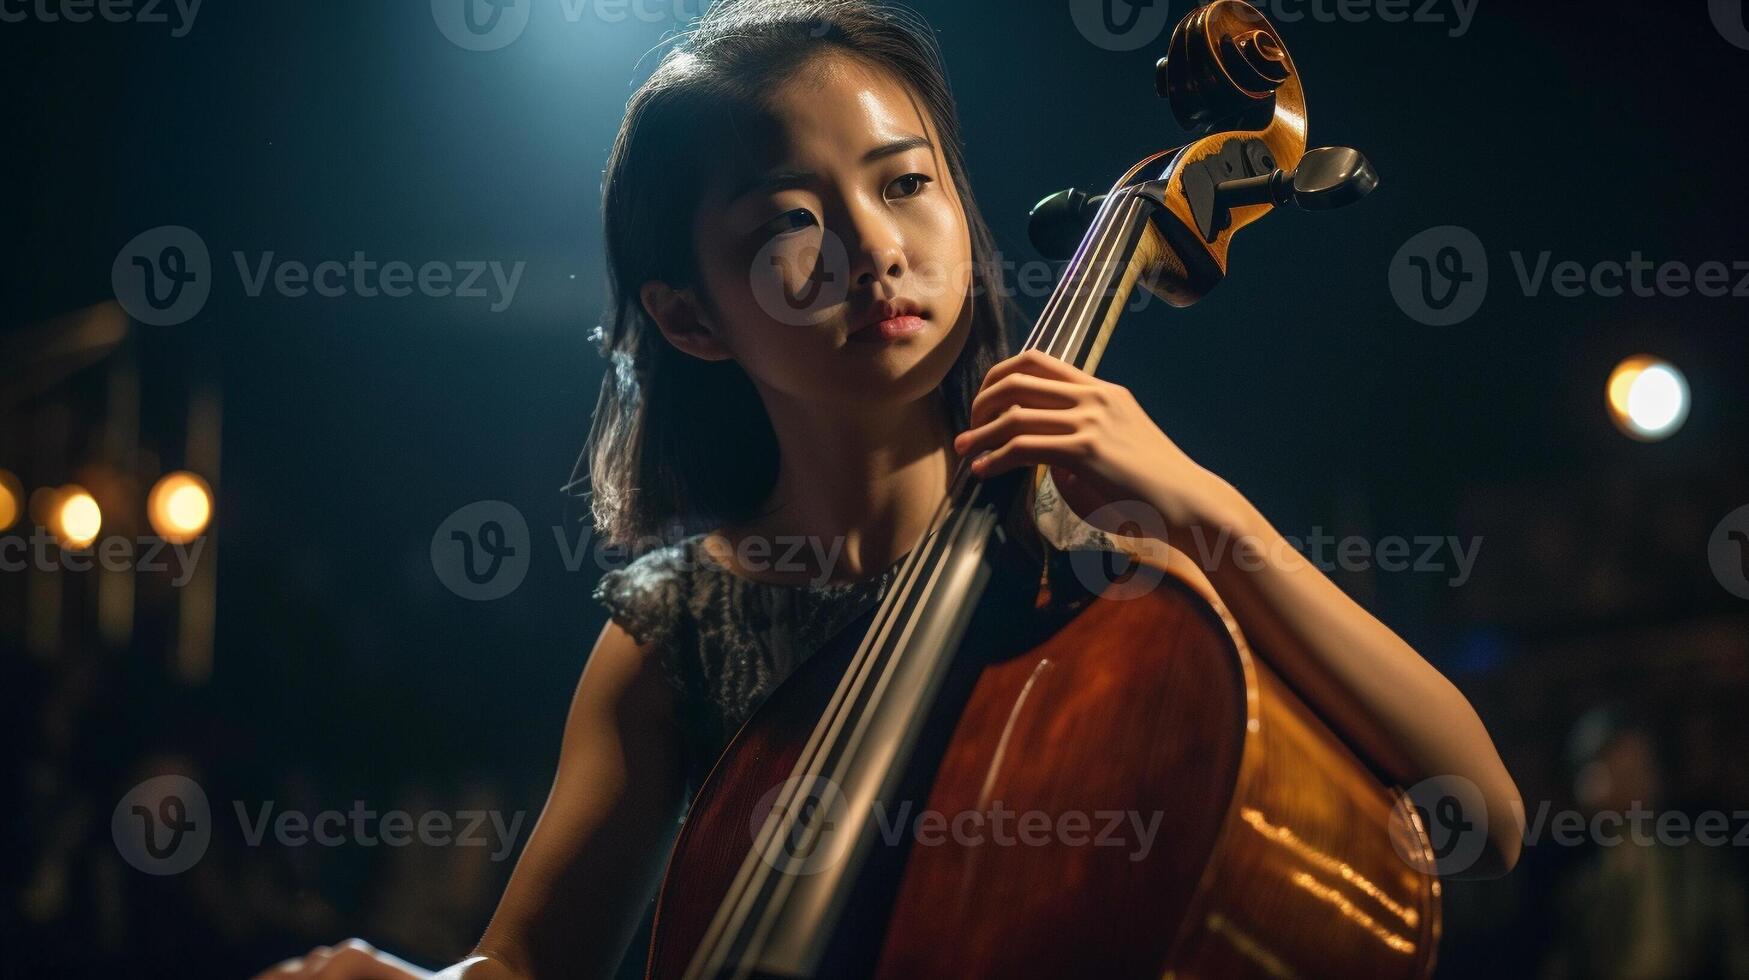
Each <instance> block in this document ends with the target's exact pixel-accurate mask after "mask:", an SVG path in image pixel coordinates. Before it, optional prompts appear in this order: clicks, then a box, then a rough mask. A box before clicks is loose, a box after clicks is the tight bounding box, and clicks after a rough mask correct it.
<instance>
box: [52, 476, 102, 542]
mask: <svg viewBox="0 0 1749 980" xmlns="http://www.w3.org/2000/svg"><path fill="white" fill-rule="evenodd" d="M58 497H59V499H57V500H56V501H55V508H54V512H53V514H52V515H51V516H50V520H49V533H51V534H53V535H54V536H55V540H57V541H59V542H60V543H61V547H63V548H75V549H76V548H84V547H88V546H89V545H90V544H91V542H93V541H96V540H97V532H98V530H99V529H101V528H102V527H103V510H102V508H100V507H98V506H97V498H95V497H93V496H91V494H90V493H88V492H86V490H85V488H84V487H81V486H76V485H72V484H69V485H67V486H64V487H62V488H61V492H60V493H59V495H58Z"/></svg>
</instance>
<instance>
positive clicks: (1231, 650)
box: [650, 556, 1439, 978]
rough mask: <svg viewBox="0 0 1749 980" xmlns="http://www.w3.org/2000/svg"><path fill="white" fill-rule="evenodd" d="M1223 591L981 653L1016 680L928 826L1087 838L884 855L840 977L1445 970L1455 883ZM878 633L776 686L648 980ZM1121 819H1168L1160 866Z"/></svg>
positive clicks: (677, 870) (928, 778)
mask: <svg viewBox="0 0 1749 980" xmlns="http://www.w3.org/2000/svg"><path fill="white" fill-rule="evenodd" d="M1060 559H1061V556H1059V560H1060ZM1055 574H1056V575H1057V576H1058V577H1059V578H1060V577H1061V575H1062V571H1061V569H1060V568H1059V570H1058V571H1057V572H1056V573H1055ZM1056 584H1057V587H1058V589H1059V590H1060V591H1063V592H1068V591H1070V589H1069V588H1067V587H1070V586H1072V585H1073V584H1074V583H1065V582H1061V581H1059V582H1057V583H1056ZM1203 587H1206V586H1205V584H1204V583H1189V584H1187V583H1185V582H1183V581H1181V580H1180V579H1179V578H1178V577H1177V576H1176V575H1175V574H1171V573H1166V574H1165V576H1164V578H1163V580H1162V581H1160V583H1159V584H1158V585H1157V586H1155V587H1154V588H1153V589H1152V590H1150V591H1147V592H1146V593H1145V594H1143V595H1140V596H1138V597H1136V598H1130V599H1109V598H1096V599H1093V600H1092V601H1090V602H1086V603H1085V605H1084V608H1081V609H1080V610H1079V612H1078V613H1077V614H1075V615H1074V616H1073V618H1072V619H1071V620H1069V621H1068V622H1066V623H1065V624H1063V625H1062V626H1061V627H1060V628H1058V629H1056V631H1055V632H1054V633H1052V634H1051V635H1049V636H1048V637H1047V638H1045V639H1044V640H1043V641H1042V642H1038V643H1035V644H1031V645H1028V646H1027V647H1025V648H1023V649H1019V650H1004V651H992V650H988V649H986V650H981V651H977V652H976V653H975V654H974V655H975V656H981V657H991V656H994V657H995V660H994V662H987V663H980V664H978V665H975V666H976V669H975V670H974V671H972V673H971V675H969V676H968V678H967V682H966V688H967V689H968V693H966V694H965V695H964V697H963V698H961V699H960V700H959V703H958V705H957V707H958V713H957V718H954V719H952V720H951V722H950V723H948V724H946V725H945V726H944V728H943V733H942V737H941V738H940V739H937V740H934V741H935V742H938V743H939V746H940V748H939V751H935V750H930V751H928V752H926V753H925V755H926V760H925V761H924V763H923V768H926V769H930V770H931V772H925V773H922V776H923V779H922V782H921V783H920V785H919V791H918V792H917V793H916V794H915V795H914V796H913V797H911V799H912V802H913V812H915V810H916V808H917V807H924V808H927V809H929V810H934V811H937V812H940V813H942V814H943V815H944V816H945V818H946V819H948V820H951V819H952V818H953V817H954V815H956V814H962V813H983V814H985V817H984V820H985V822H984V824H983V826H984V827H985V828H986V829H988V828H989V827H990V822H989V813H990V812H991V809H992V807H993V806H994V804H995V803H996V802H997V801H1001V803H1002V804H1003V806H1004V807H1006V809H1007V810H1008V811H1009V812H1011V813H1015V814H1018V813H1021V812H1025V811H1029V810H1033V811H1039V812H1041V813H1043V814H1045V815H1046V816H1047V817H1048V819H1049V821H1050V824H1051V826H1053V827H1057V826H1060V823H1059V821H1061V820H1062V819H1063V816H1064V815H1065V814H1067V813H1070V812H1072V811H1073V812H1082V813H1087V814H1089V815H1090V820H1089V826H1090V833H1089V834H1088V835H1087V838H1088V839H1085V840H1084V839H1082V838H1080V837H1079V835H1073V834H1072V835H1068V836H1066V837H1058V836H1057V835H1055V834H1050V835H1047V836H1049V837H1050V842H1049V843H1046V844H1043V845H1036V844H1026V843H1022V842H1020V841H1019V840H1018V835H1013V836H1014V837H1015V838H1016V839H1015V841H1014V842H1013V843H1010V844H1007V845H1003V844H999V843H997V842H995V841H994V840H993V839H991V838H992V837H993V834H989V833H986V834H985V838H986V839H985V840H984V841H983V842H982V843H981V844H963V843H956V842H954V840H953V837H952V836H951V835H946V839H945V840H943V841H941V842H938V843H932V844H929V845H923V844H919V843H917V842H916V840H915V839H914V837H912V836H911V835H909V834H908V835H906V838H905V840H904V841H902V842H901V844H900V845H899V846H897V847H889V846H887V845H886V844H884V843H881V842H877V845H876V849H875V858H874V860H873V861H872V862H871V864H870V866H869V868H868V870H867V872H866V873H865V883H864V884H863V885H861V886H860V887H859V891H858V895H857V897H856V898H855V899H854V900H853V905H852V911H851V912H850V913H847V915H846V916H845V919H844V922H845V923H848V924H851V926H850V927H848V928H843V929H841V931H842V932H844V933H845V935H844V936H843V937H841V940H840V941H839V942H838V943H837V945H836V946H835V948H834V953H833V954H832V959H831V966H830V968H829V970H828V971H827V972H825V973H824V974H823V975H827V976H834V977H836V976H862V975H875V976H881V977H956V978H957V977H998V976H1000V977H1032V976H1064V975H1072V976H1100V977H1132V976H1133V977H1161V976H1174V977H1228V976H1260V977H1284V976H1297V977H1324V976H1331V977H1335V976H1343V977H1352V976H1364V977H1417V976H1424V975H1425V974H1426V972H1427V971H1428V970H1429V969H1430V968H1431V963H1432V958H1433V948H1434V944H1435V941H1436V939H1437V933H1438V923H1439V918H1438V898H1437V883H1436V882H1432V881H1429V880H1427V879H1426V878H1424V877H1423V876H1422V875H1420V874H1419V873H1418V872H1415V871H1414V870H1412V869H1411V868H1410V867H1409V865H1408V864H1407V863H1405V862H1403V861H1402V860H1401V859H1400V858H1398V857H1397V855H1396V852H1395V851H1394V850H1393V849H1392V846H1391V844H1390V839H1389V819H1390V817H1389V814H1390V810H1391V801H1392V796H1391V794H1390V793H1389V791H1388V790H1386V789H1385V788H1384V787H1383V786H1381V785H1379V784H1378V783H1377V782H1375V781H1374V780H1373V779H1372V777H1371V776H1370V774H1369V772H1368V770H1367V769H1366V768H1365V767H1364V766H1363V765H1362V764H1361V763H1360V761H1359V760H1358V759H1357V758H1355V757H1354V756H1353V754H1352V753H1350V752H1349V751H1348V750H1347V749H1346V747H1344V746H1343V745H1342V744H1341V742H1340V741H1339V740H1337V739H1336V738H1335V737H1334V736H1333V735H1332V734H1331V733H1330V732H1329V730H1328V729H1327V728H1325V726H1323V724H1322V723H1320V722H1319V721H1317V719H1316V718H1314V717H1312V715H1311V714H1310V712H1309V711H1308V710H1307V709H1306V708H1305V706H1304V705H1303V704H1301V703H1300V702H1299V701H1298V699H1296V698H1295V697H1294V696H1293V695H1292V694H1291V692H1289V691H1288V690H1287V689H1286V688H1285V687H1284V686H1283V685H1282V684H1281V683H1280V682H1279V681H1278V680H1277V679H1276V678H1275V677H1274V675H1273V674H1272V673H1270V672H1269V671H1268V670H1267V669H1266V668H1265V667H1264V665H1262V664H1260V663H1258V662H1257V661H1255V660H1254V659H1253V658H1252V657H1251V655H1250V652H1249V650H1248V649H1247V648H1246V646H1245V643H1244V638H1243V636H1242V635H1240V634H1239V633H1238V631H1237V630H1236V628H1235V627H1234V625H1233V624H1232V623H1231V621H1230V617H1227V616H1226V615H1225V613H1224V611H1222V610H1221V609H1220V608H1219V606H1218V599H1217V600H1216V603H1215V604H1211V603H1210V602H1209V601H1207V600H1206V599H1205V598H1204V595H1203V594H1202V593H1201V591H1200V589H1201V588H1203ZM865 628H866V624H864V623H858V624H853V626H852V627H851V628H849V629H847V630H846V633H845V634H841V635H840V637H838V638H837V641H838V642H837V643H835V644H834V645H832V646H831V647H829V648H828V649H825V650H822V651H821V652H820V653H819V654H816V655H815V657H813V658H810V660H809V661H808V662H807V663H805V664H804V665H803V667H802V668H801V669H800V670H798V672H797V674H796V675H795V676H793V677H792V678H790V680H789V681H787V682H786V683H785V684H784V685H783V686H782V687H780V688H779V690H778V691H777V692H776V693H775V694H774V695H773V697H772V698H771V699H770V700H769V701H768V702H767V703H766V705H764V706H763V707H762V708H761V709H760V711H759V712H758V713H756V715H755V716H754V718H753V719H751V720H750V721H749V722H748V724H747V725H746V726H745V727H744V728H743V730H742V731H741V732H740V733H739V734H738V735H737V737H736V739H735V740H734V742H733V743H732V744H731V746H730V749H729V751H728V752H727V753H726V754H725V756H724V758H723V759H722V760H721V761H720V762H719V763H718V765H717V768H716V769H715V771H713V773H712V774H711V776H710V777H709V779H708V780H707V781H706V783H705V785H704V786H703V787H702V788H701V790H700V793H699V796H698V798H697V799H696V800H695V802H694V806H693V810H692V813H691V814H690V815H689V817H688V820H687V823H686V826H685V827H684V829H683V831H682V833H681V835H680V838H679V840H678V841H677V842H676V845H675V850H674V853H673V856H672V858H671V862H670V866H669V871H668V875H667V877H666V878H665V881H664V886H663V893H662V895H661V898H660V900H659V905H658V918H657V923H656V929H655V932H654V934H653V936H652V942H651V958H650V975H651V976H653V977H677V976H679V975H680V974H681V973H682V972H684V970H685V967H686V965H687V963H688V961H689V960H690V958H691V955H692V953H693V951H694V948H695V947H696V946H697V944H698V942H699V939H700V937H702V935H703V934H704V931H705V929H706V927H707V926H708V924H709V921H710V918H711V916H712V915H713V914H714V913H715V911H716V908H717V905H718V904H719V903H720V901H721V898H722V896H723V894H724V893H725V891H726V890H727V888H728V884H729V882H730V881H731V880H732V879H733V878H734V875H735V873H736V871H737V870H738V868H739V867H740V864H741V861H742V859H743V858H745V856H746V854H747V852H748V850H749V848H750V847H751V844H752V833H753V826H754V811H755V807H756V805H757V804H758V803H759V802H760V800H761V798H763V797H766V794H767V792H768V791H769V790H770V789H771V788H772V787H773V786H776V785H778V784H780V783H781V782H782V781H783V780H784V779H786V778H787V777H788V775H789V772H790V770H791V767H792V766H793V764H794V761H795V758H796V753H797V751H798V750H799V747H800V746H801V744H802V743H803V742H805V740H806V737H807V734H808V732H809V731H810V730H811V728H812V726H813V723H814V721H815V720H816V718H817V717H818V712H819V711H820V710H821V707H822V706H823V705H824V703H825V701H826V700H827V699H828V698H829V696H830V693H831V691H832V688H833V687H834V686H835V685H836V682H837V679H838V676H837V675H838V672H840V671H842V669H843V665H844V663H845V661H847V659H848V657H849V654H850V653H851V652H854V647H855V643H854V641H853V637H852V636H851V634H854V633H856V632H857V631H858V630H862V629H865ZM857 638H859V637H857ZM923 787H927V788H926V789H924V788H923ZM901 803H902V801H893V803H892V809H893V810H896V809H897V808H898V806H899V805H901ZM1102 810H1104V811H1111V810H1120V811H1122V810H1127V811H1135V812H1137V813H1140V814H1142V815H1143V817H1144V819H1147V818H1148V816H1149V815H1151V814H1152V813H1153V812H1155V811H1158V812H1159V813H1160V815H1161V816H1160V823H1159V827H1158V830H1157V832H1156V835H1155V837H1154V840H1153V847H1152V849H1151V850H1150V851H1148V852H1146V853H1145V855H1144V856H1143V857H1142V858H1141V859H1140V860H1131V857H1132V855H1133V854H1134V853H1135V851H1136V848H1135V847H1133V846H1132V847H1129V848H1124V847H1117V846H1098V845H1095V844H1093V843H1092V842H1091V839H1090V838H1091V837H1092V833H1091V830H1096V829H1098V828H1099V827H1100V826H1101V825H1102V824H1101V823H1098V822H1095V820H1094V818H1092V816H1091V815H1092V814H1094V813H1096V812H1097V811H1102ZM1014 827H1015V824H1014V822H1013V820H1012V819H1011V821H1010V830H1011V834H1012V832H1013V830H1014ZM1130 836H1131V837H1132V838H1133V837H1136V835H1134V834H1133V833H1131V834H1130ZM1134 843H1139V841H1136V840H1132V844H1134Z"/></svg>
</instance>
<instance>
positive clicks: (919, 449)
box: [707, 390, 958, 584]
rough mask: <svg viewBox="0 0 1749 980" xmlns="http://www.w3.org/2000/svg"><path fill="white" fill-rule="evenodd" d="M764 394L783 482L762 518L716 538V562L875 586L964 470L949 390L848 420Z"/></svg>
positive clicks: (788, 580)
mask: <svg viewBox="0 0 1749 980" xmlns="http://www.w3.org/2000/svg"><path fill="white" fill-rule="evenodd" d="M762 394H763V395H764V396H765V403H766V409H767V412H768V413H769V414H770V416H771V421H772V427H773V429H774V430H775V431H776V433H777V444H778V452H779V464H778V473H777V481H776V484H775V485H774V486H773V488H772V491H771V493H770V495H769V496H768V497H767V498H766V501H765V506H764V507H763V508H761V516H760V517H758V518H755V519H754V520H753V521H752V522H749V523H747V524H742V525H724V526H723V527H721V528H719V529H718V530H717V532H716V533H715V534H713V535H710V536H709V538H711V539H714V540H711V541H709V544H708V545H707V546H708V547H710V549H711V553H712V556H713V557H715V558H717V559H718V560H719V561H721V562H723V563H724V564H725V565H726V566H728V567H729V568H730V569H731V570H733V571H735V572H737V573H738V574H741V575H742V576H743V577H746V578H751V579H755V580H758V581H764V582H772V583H777V584H803V583H812V584H819V583H821V582H827V581H831V582H845V581H856V580H861V579H866V578H868V577H870V576H872V575H875V574H877V573H879V572H881V571H882V570H884V569H886V568H887V567H888V566H890V565H891V564H893V563H894V562H895V561H897V560H898V559H899V558H901V557H902V556H904V555H905V554H906V553H907V552H909V551H910V550H911V548H912V547H913V546H914V545H915V544H916V543H917V541H918V540H919V539H921V538H922V536H923V532H924V531H925V530H926V529H927V528H928V525H929V520H930V518H931V517H933V516H934V514H935V509H936V507H937V506H939V505H940V503H941V499H942V497H943V496H945V495H946V493H947V487H948V482H949V481H950V480H951V479H952V477H953V472H954V467H955V465H956V464H957V463H958V454H957V453H955V452H954V449H953V436H954V433H953V432H952V431H951V426H950V425H949V422H948V414H947V410H946V406H945V403H944V402H943V401H942V398H941V394H940V391H939V390H936V391H934V392H931V393H930V395H929V396H927V397H926V398H923V399H921V400H919V401H917V402H913V403H911V404H909V405H905V406H902V407H898V408H895V407H893V406H884V407H883V408H882V410H880V411H869V412H844V413H840V414H826V413H822V412H821V411H820V410H819V407H818V406H815V405H804V404H799V403H794V402H789V401H787V400H786V399H784V398H783V396H782V395H780V394H775V393H772V392H769V391H766V392H762Z"/></svg>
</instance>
